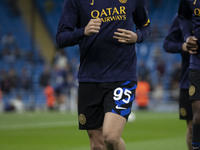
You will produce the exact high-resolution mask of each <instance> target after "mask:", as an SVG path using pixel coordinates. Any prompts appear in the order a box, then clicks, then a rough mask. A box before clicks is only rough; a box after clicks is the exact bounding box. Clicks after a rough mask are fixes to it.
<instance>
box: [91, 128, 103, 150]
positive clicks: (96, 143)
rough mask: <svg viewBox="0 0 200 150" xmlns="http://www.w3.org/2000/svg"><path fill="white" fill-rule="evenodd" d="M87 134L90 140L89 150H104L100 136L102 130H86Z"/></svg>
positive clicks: (101, 136)
mask: <svg viewBox="0 0 200 150" xmlns="http://www.w3.org/2000/svg"><path fill="white" fill-rule="evenodd" d="M87 132H88V136H89V139H90V147H91V150H106V147H105V144H104V139H103V134H102V128H99V129H95V130H88V131H87Z"/></svg>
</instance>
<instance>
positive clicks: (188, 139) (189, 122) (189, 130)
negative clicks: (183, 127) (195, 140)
mask: <svg viewBox="0 0 200 150" xmlns="http://www.w3.org/2000/svg"><path fill="white" fill-rule="evenodd" d="M186 142H187V146H188V150H192V120H187V133H186Z"/></svg>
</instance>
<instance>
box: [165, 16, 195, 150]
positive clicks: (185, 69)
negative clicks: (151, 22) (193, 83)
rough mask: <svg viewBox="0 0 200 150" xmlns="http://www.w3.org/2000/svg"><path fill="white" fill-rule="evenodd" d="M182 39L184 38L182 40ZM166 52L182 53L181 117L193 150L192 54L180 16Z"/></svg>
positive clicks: (171, 30)
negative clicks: (190, 87) (190, 89)
mask: <svg viewBox="0 0 200 150" xmlns="http://www.w3.org/2000/svg"><path fill="white" fill-rule="evenodd" d="M181 37H182V38H181ZM163 47H164V50H165V51H166V52H169V53H175V54H177V53H180V54H181V58H182V70H181V78H180V97H179V117H180V119H183V120H186V122H187V134H186V142H187V146H188V149H189V150H192V118H193V113H192V106H191V102H190V100H189V61H190V54H189V52H188V50H187V48H186V43H185V42H184V39H183V36H182V32H181V28H180V22H179V19H178V15H176V16H175V17H174V20H173V23H172V25H171V27H170V29H169V32H168V35H167V36H166V38H165V40H164V45H163Z"/></svg>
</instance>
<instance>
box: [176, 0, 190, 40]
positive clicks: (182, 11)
mask: <svg viewBox="0 0 200 150" xmlns="http://www.w3.org/2000/svg"><path fill="white" fill-rule="evenodd" d="M178 17H179V21H180V28H181V31H182V35H183V37H184V41H186V39H187V38H188V37H190V36H192V20H191V19H192V11H191V9H190V7H189V4H188V3H187V1H186V0H180V4H179V10H178Z"/></svg>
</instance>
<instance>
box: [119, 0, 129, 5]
mask: <svg viewBox="0 0 200 150" xmlns="http://www.w3.org/2000/svg"><path fill="white" fill-rule="evenodd" d="M119 2H120V3H122V4H125V3H126V2H127V0H119Z"/></svg>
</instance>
